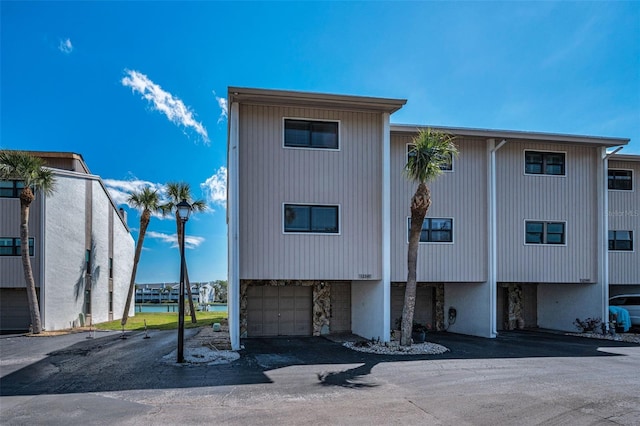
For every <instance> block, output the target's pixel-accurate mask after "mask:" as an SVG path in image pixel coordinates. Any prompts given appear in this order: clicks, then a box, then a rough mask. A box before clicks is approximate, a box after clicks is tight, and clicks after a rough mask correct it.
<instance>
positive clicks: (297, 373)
mask: <svg viewBox="0 0 640 426" xmlns="http://www.w3.org/2000/svg"><path fill="white" fill-rule="evenodd" d="M193 333H194V331H193V330H187V338H189V337H190V336H191V335H193ZM86 337H87V336H86V333H83V334H75V335H67V336H60V337H46V338H45V337H40V338H35V337H3V338H1V339H0V377H1V378H0V410H1V413H0V423H2V424H7V425H13V424H16V425H18V424H31V425H33V424H65V425H68V424H158V423H162V424H188V423H192V424H204V423H213V422H216V423H221V424H258V425H259V424H280V425H288V424H291V425H293V424H296V425H297V424H305V423H310V424H311V423H312V424H368V425H370V424H456V425H464V424H469V425H476V424H477V425H484V424H486V425H489V424H491V425H496V424H516V423H517V424H521V425H527V424H626V425H637V424H640V346H639V345H635V344H623V343H618V342H611V341H601V340H595V339H585V338H580V337H571V336H564V335H559V334H547V333H535V332H510V333H504V334H501V336H500V337H499V338H497V339H493V340H488V339H481V338H475V337H469V336H461V335H454V334H447V333H442V334H438V333H435V334H431V335H430V336H429V337H430V339H429V340H430V341H433V342H435V343H439V344H442V345H444V346H446V347H448V348H449V349H450V351H449V352H447V353H445V354H442V355H430V356H427V355H424V356H389V355H387V356H382V355H372V354H366V353H361V352H355V351H351V350H349V349H347V348H344V347H342V346H341V345H340V344H339V343H335V342H331V341H329V340H326V339H324V338H279V339H247V340H244V341H243V344H244V345H245V349H244V350H242V351H241V352H240V353H241V358H240V359H239V360H237V361H235V362H233V363H231V364H225V365H217V366H207V365H183V366H179V365H176V364H175V363H173V362H172V361H167V360H166V359H163V357H164V356H166V355H167V354H169V353H170V352H171V351H172V350H174V349H175V343H176V335H175V332H155V333H152V335H151V338H150V339H143V338H142V337H143V335H142V334H140V333H138V334H131V335H129V338H128V339H126V340H121V339H120V338H119V333H97V334H96V338H94V339H87V338H86Z"/></svg>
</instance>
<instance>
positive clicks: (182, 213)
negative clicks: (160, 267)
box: [176, 199, 191, 363]
mask: <svg viewBox="0 0 640 426" xmlns="http://www.w3.org/2000/svg"><path fill="white" fill-rule="evenodd" d="M176 207H177V209H178V218H179V219H180V222H181V224H180V226H181V229H182V241H179V243H180V300H178V362H179V363H182V362H184V286H185V283H184V262H185V261H184V240H185V236H186V235H185V225H186V223H187V221H188V220H189V215H190V214H191V204H189V203H188V202H187V200H185V199H182V201H180V202H179V203H178V205H177V206H176ZM179 237H180V235H178V238H179Z"/></svg>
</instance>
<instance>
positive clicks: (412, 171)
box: [404, 128, 458, 183]
mask: <svg viewBox="0 0 640 426" xmlns="http://www.w3.org/2000/svg"><path fill="white" fill-rule="evenodd" d="M454 139H455V138H454V137H453V136H451V135H449V134H447V133H444V132H439V131H435V130H432V129H431V128H427V129H426V130H425V129H421V130H420V131H419V132H418V135H417V136H416V137H415V138H413V142H412V145H411V148H410V149H409V158H408V160H407V164H406V166H405V168H404V173H405V175H406V176H407V177H408V178H409V179H411V180H413V181H416V182H419V183H426V182H430V181H432V180H434V179H435V178H437V177H438V176H440V174H441V173H442V166H444V165H446V164H447V163H448V162H449V161H450V160H451V159H452V158H453V157H457V156H458V149H457V148H456V146H455V144H454V143H453V140H454Z"/></svg>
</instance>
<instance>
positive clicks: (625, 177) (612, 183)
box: [607, 169, 633, 191]
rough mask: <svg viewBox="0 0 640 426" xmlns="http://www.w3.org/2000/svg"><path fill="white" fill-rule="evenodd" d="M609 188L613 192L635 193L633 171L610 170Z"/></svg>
mask: <svg viewBox="0 0 640 426" xmlns="http://www.w3.org/2000/svg"><path fill="white" fill-rule="evenodd" d="M607 177H608V182H609V183H608V188H609V189H610V190H612V191H633V170H625V169H609V170H608V176H607Z"/></svg>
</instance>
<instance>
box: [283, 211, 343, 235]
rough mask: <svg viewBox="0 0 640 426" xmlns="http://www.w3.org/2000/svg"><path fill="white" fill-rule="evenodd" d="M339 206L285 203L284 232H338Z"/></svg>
mask: <svg viewBox="0 0 640 426" xmlns="http://www.w3.org/2000/svg"><path fill="white" fill-rule="evenodd" d="M338 221H339V220H338V206H319V205H318V206H316V205H305V204H285V205H284V232H286V233H289V232H297V233H313V234H337V233H339V232H340V231H339V225H338Z"/></svg>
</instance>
